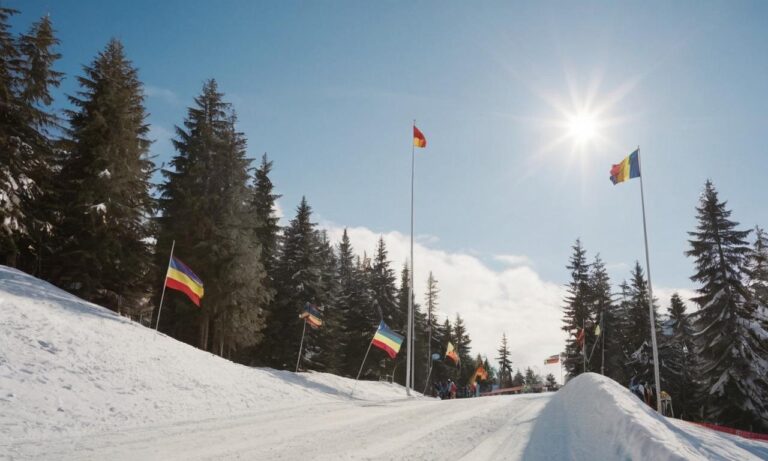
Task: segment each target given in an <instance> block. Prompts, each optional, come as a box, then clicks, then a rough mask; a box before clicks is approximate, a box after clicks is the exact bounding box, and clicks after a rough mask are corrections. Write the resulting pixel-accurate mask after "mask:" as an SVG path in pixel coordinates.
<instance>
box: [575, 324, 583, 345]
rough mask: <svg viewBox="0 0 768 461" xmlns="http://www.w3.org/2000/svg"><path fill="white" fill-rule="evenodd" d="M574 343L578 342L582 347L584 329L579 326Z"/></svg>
mask: <svg viewBox="0 0 768 461" xmlns="http://www.w3.org/2000/svg"><path fill="white" fill-rule="evenodd" d="M576 344H578V345H579V346H581V347H584V329H583V328H579V334H578V336H576Z"/></svg>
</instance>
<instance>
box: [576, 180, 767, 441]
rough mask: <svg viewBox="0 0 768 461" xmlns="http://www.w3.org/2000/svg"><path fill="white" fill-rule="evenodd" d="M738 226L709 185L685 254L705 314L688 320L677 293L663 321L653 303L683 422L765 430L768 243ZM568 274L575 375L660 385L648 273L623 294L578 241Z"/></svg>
mask: <svg viewBox="0 0 768 461" xmlns="http://www.w3.org/2000/svg"><path fill="white" fill-rule="evenodd" d="M730 217H731V210H729V209H728V208H727V206H726V202H725V201H721V200H720V199H719V197H718V193H717V190H716V189H715V187H714V185H713V184H712V182H711V181H707V182H706V184H705V186H704V191H703V193H702V195H701V198H700V201H699V203H698V205H697V206H696V219H697V222H698V224H697V226H696V229H695V230H693V231H691V232H689V233H688V234H689V236H690V240H689V249H688V250H687V251H686V252H685V254H686V255H687V256H689V257H691V258H693V259H694V262H695V268H696V270H695V273H694V274H693V275H692V276H691V280H693V281H694V282H696V283H698V284H699V288H698V289H697V295H696V296H695V297H694V298H692V299H691V301H693V302H694V303H695V304H696V305H697V306H698V310H696V311H695V312H686V307H685V304H684V303H683V300H682V299H681V298H680V296H679V295H678V294H673V295H672V297H671V299H670V306H669V309H668V311H667V312H666V316H665V317H664V318H660V317H659V315H658V306H657V303H658V301H657V300H656V299H654V300H653V309H654V317H655V319H656V322H655V325H654V328H655V329H656V337H657V340H658V349H659V368H660V374H661V387H662V390H663V391H666V392H668V393H669V394H670V395H671V397H672V403H673V407H674V409H675V413H676V416H682V417H683V418H685V419H691V420H703V421H708V422H713V423H716V424H723V425H726V426H731V427H737V428H743V429H748V430H749V429H751V430H762V431H766V430H768V310H767V309H766V306H768V237H767V236H766V234H765V232H764V231H763V229H761V228H760V227H755V229H754V233H753V235H752V238H751V241H749V239H750V234H752V231H750V230H740V229H739V223H738V222H735V221H733V220H731V218H730ZM567 268H568V269H569V270H570V271H571V282H570V284H569V285H568V295H567V297H566V299H565V311H564V318H563V321H564V325H563V330H565V331H566V332H568V339H567V341H566V345H565V351H564V357H565V360H564V366H565V368H566V370H567V372H568V376H569V377H574V376H576V375H578V374H580V373H582V372H583V371H584V370H586V371H592V372H597V373H604V374H605V375H606V376H608V377H610V378H612V379H614V380H616V381H618V382H619V383H621V384H623V385H625V386H626V385H628V384H629V382H630V380H634V381H635V382H638V383H643V382H645V383H648V384H649V385H653V384H654V371H653V368H654V366H653V365H654V364H653V354H652V350H651V322H650V312H649V306H648V300H649V297H648V283H647V279H646V277H645V274H644V272H643V269H642V268H641V267H640V264H639V263H637V262H636V263H635V266H634V268H633V269H632V271H631V273H630V277H629V280H625V281H622V282H621V283H620V284H619V285H618V291H615V290H614V289H613V288H612V287H611V282H610V279H609V277H608V273H607V271H606V268H605V264H604V263H603V261H602V260H601V259H600V256H599V255H597V256H595V258H594V259H593V260H592V262H588V261H587V256H586V251H585V249H584V247H583V246H582V244H581V242H580V241H579V240H577V241H576V244H575V245H574V246H573V254H572V255H571V258H570V261H569V264H568V266H567ZM601 319H602V323H601ZM598 325H599V326H600V329H601V334H600V335H597V334H596V331H595V330H596V328H597V326H598ZM582 326H585V328H584V336H585V338H584V339H585V342H586V352H587V360H586V363H585V360H584V355H583V353H582V343H581V342H580V340H579V334H580V332H581V329H582ZM603 357H604V359H603Z"/></svg>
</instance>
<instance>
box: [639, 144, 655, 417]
mask: <svg viewBox="0 0 768 461" xmlns="http://www.w3.org/2000/svg"><path fill="white" fill-rule="evenodd" d="M637 167H638V169H639V170H640V203H641V205H642V209H643V238H644V240H645V270H646V272H647V273H648V312H649V314H650V319H651V343H652V344H653V374H654V378H655V380H656V411H658V412H659V413H661V399H660V398H659V395H661V379H660V378H659V350H658V347H657V346H656V319H654V315H653V287H652V285H651V257H650V256H649V254H648V228H647V226H646V223H645V192H644V190H643V176H644V175H643V168H642V166H641V164H640V146H637Z"/></svg>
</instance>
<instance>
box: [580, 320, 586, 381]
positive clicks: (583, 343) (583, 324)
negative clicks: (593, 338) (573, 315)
mask: <svg viewBox="0 0 768 461" xmlns="http://www.w3.org/2000/svg"><path fill="white" fill-rule="evenodd" d="M586 327H587V320H586V318H583V319H581V334H582V338H581V354H582V355H583V356H584V368H583V370H584V371H583V372H582V373H586V372H587V330H586Z"/></svg>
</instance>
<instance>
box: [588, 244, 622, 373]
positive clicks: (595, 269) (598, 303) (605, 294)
mask: <svg viewBox="0 0 768 461" xmlns="http://www.w3.org/2000/svg"><path fill="white" fill-rule="evenodd" d="M589 287H590V289H589V291H590V293H589V294H590V298H591V299H590V303H591V305H592V310H593V312H594V316H595V323H596V325H600V330H601V332H600V336H597V335H595V336H594V338H595V339H594V341H596V344H595V343H593V345H594V347H590V349H589V351H590V352H591V354H592V356H591V357H590V367H589V368H590V369H591V370H592V371H595V372H600V373H601V374H606V375H608V374H609V373H610V370H607V371H605V372H604V373H603V371H604V370H605V368H606V367H605V363H604V362H603V356H604V354H603V347H604V346H605V347H606V348H607V347H608V346H613V348H614V349H615V348H616V346H617V344H616V341H615V339H618V338H612V340H613V341H608V340H607V338H606V337H605V336H604V335H606V322H605V319H606V317H608V319H609V320H613V318H612V313H613V300H612V296H611V280H610V278H609V277H608V271H607V270H606V269H605V264H604V263H603V260H602V259H600V255H599V254H598V255H596V256H595V260H594V262H593V263H592V265H591V267H590V271H589ZM612 327H614V328H613V330H612V333H614V335H615V334H616V333H618V332H619V330H617V329H616V328H615V325H612ZM594 331H595V329H594V328H593V329H592V333H593V334H594ZM612 352H614V351H613V350H611V352H607V351H606V353H605V355H610V353H612ZM609 368H610V365H609Z"/></svg>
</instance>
